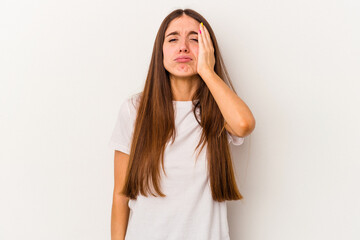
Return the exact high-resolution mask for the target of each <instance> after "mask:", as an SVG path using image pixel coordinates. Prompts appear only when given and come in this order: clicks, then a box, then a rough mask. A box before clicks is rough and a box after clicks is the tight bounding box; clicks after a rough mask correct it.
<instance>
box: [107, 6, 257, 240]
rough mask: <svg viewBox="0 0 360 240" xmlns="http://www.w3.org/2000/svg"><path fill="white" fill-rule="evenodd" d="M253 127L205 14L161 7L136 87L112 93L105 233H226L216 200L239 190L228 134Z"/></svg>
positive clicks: (222, 237) (186, 238) (215, 237)
mask: <svg viewBox="0 0 360 240" xmlns="http://www.w3.org/2000/svg"><path fill="white" fill-rule="evenodd" d="M225 80H227V82H225ZM229 86H230V87H231V88H230V87H229ZM254 127H255V119H254V117H253V115H252V113H251V111H250V109H249V108H248V107H247V105H246V104H245V103H244V102H243V101H242V100H241V99H240V98H239V97H238V96H237V94H236V93H235V91H234V89H233V86H232V84H231V81H230V80H229V77H228V76H227V72H226V70H225V67H224V65H223V61H222V58H221V55H220V51H219V48H218V45H217V41H216V38H215V35H214V33H213V31H212V29H211V27H210V25H209V23H208V22H207V21H206V20H205V18H203V17H202V16H201V15H200V14H199V13H197V12H195V11H193V10H191V9H185V10H182V9H178V10H175V11H173V12H171V13H170V14H169V15H168V16H167V17H166V18H165V19H164V20H163V22H162V24H161V26H160V29H159V31H158V33H157V36H156V40H155V44H154V49H153V54H152V58H151V63H150V67H149V71H148V75H147V79H146V82H145V87H144V90H143V91H142V92H140V93H138V94H134V95H132V96H131V97H129V98H127V99H126V100H125V101H124V102H123V103H122V105H121V108H120V111H119V115H118V119H117V122H116V126H115V128H114V132H113V135H112V137H111V140H110V143H109V144H110V146H111V147H112V148H113V149H115V160H114V161H115V162H114V168H115V172H114V175H115V184H114V195H113V206H112V217H111V236H112V240H115V239H124V238H125V239H126V240H135V239H136V240H140V239H141V240H143V239H147V240H155V239H164V240H165V239H171V240H192V239H197V240H202V239H203V240H226V239H230V238H229V231H228V222H227V212H226V200H239V199H242V198H243V197H242V195H241V194H240V192H239V191H238V189H237V185H236V181H235V177H234V172H233V167H232V162H231V161H232V160H231V155H230V151H229V143H230V142H232V143H233V144H234V145H240V144H242V143H243V141H244V137H245V136H247V135H249V134H250V133H251V132H252V131H253V129H254ZM224 130H225V131H224ZM200 145H201V148H199V147H200ZM196 151H197V153H196V154H194V153H195V152H196ZM130 210H131V215H130ZM125 235H126V236H125Z"/></svg>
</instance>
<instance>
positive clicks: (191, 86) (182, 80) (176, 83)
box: [170, 74, 201, 101]
mask: <svg viewBox="0 0 360 240" xmlns="http://www.w3.org/2000/svg"><path fill="white" fill-rule="evenodd" d="M200 81H201V78H200V77H199V75H197V74H196V75H193V76H189V77H176V76H173V75H171V76H170V84H171V91H172V95H173V100H175V101H190V100H192V97H193V96H194V94H195V92H196V90H197V88H198V86H199V83H200Z"/></svg>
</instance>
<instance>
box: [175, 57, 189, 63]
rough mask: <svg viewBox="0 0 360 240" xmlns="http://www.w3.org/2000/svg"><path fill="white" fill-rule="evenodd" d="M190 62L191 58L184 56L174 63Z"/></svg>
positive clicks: (176, 59)
mask: <svg viewBox="0 0 360 240" xmlns="http://www.w3.org/2000/svg"><path fill="white" fill-rule="evenodd" d="M191 60H192V59H191V57H186V56H180V57H177V58H175V61H177V62H188V61H191Z"/></svg>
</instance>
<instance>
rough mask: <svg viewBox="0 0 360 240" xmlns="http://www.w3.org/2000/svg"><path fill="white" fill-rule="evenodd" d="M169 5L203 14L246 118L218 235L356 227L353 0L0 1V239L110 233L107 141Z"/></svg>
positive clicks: (355, 233) (269, 238)
mask: <svg viewBox="0 0 360 240" xmlns="http://www.w3.org/2000/svg"><path fill="white" fill-rule="evenodd" d="M176 8H192V9H194V10H196V11H198V12H199V13H200V14H202V15H203V16H204V17H205V18H206V19H207V20H208V21H209V23H210V24H211V26H212V28H213V30H214V32H215V34H216V38H217V40H218V43H219V45H220V50H221V52H222V54H223V57H224V61H225V64H226V66H227V69H228V71H229V74H230V77H231V78H232V80H233V83H234V85H235V88H236V90H237V93H238V95H239V97H241V99H243V100H244V101H245V102H246V103H247V105H248V106H249V107H250V109H251V110H252V112H253V114H254V116H255V119H256V128H255V130H254V132H253V133H252V134H251V135H250V136H248V137H246V139H245V143H244V144H243V145H241V146H239V147H234V146H232V150H233V156H234V162H235V165H236V174H237V179H238V183H239V189H240V192H241V193H242V194H243V196H244V199H243V200H241V201H232V202H228V218H229V227H230V235H231V239H232V240H289V239H291V240H319V239H321V240H322V239H324V240H325V239H326V240H338V239H346V240H355V239H359V238H360V233H359V232H360V207H359V204H360V203H359V202H360V193H359V189H360V187H359V183H360V175H359V172H360V163H359V160H360V147H359V146H360V141H359V136H360V130H359V129H360V128H359V126H358V124H359V122H360V113H359V103H360V101H359V100H360V94H359V90H360V88H359V87H360V84H359V80H360V73H359V66H360V60H359V59H360V58H359V56H360V48H359V44H360V30H359V29H360V27H359V24H358V23H359V22H360V15H359V12H360V11H359V9H360V4H359V1H355V0H354V1H350V0H348V1H340V0H337V1H325V0H297V1H294V0H291V1H285V0H279V1H265V0H263V1H259V0H253V1H231V2H227V1H222V2H221V3H220V1H211V0H208V1H198V2H196V3H194V1H182V2H181V4H179V2H178V1H169V0H167V1H144V0H143V1H126V2H125V1H124V2H122V1H114V0H111V1H103V0H101V1H100V0H86V1H85V0H62V1H49V0H42V1H41V0H32V1H24V0H23V1H20V0H18V1H6V0H5V1H4V0H3V1H1V3H0V26H1V30H0V31H1V32H0V34H1V36H0V81H1V82H0V84H1V85H0V121H1V124H0V144H1V147H0V158H1V161H0V191H1V196H0V239H4V240H5V239H6V240H15V239H53V240H60V239H61V240H63V239H67V240H78V239H79V240H80V239H86V240H92V239H94V240H95V239H110V215H111V204H112V190H113V160H114V159H113V157H114V152H113V150H111V149H109V147H108V146H107V144H108V141H109V138H110V135H111V131H112V130H113V127H114V124H115V120H116V115H117V112H118V109H119V107H120V103H121V102H122V101H123V100H124V99H125V98H126V97H128V96H130V95H131V94H133V93H136V92H139V91H141V90H142V88H143V84H144V82H145V78H146V74H147V70H148V66H149V63H150V57H151V53H152V47H153V44H154V40H155V36H156V33H157V30H158V28H159V26H160V23H161V22H162V20H163V18H164V17H165V16H166V15H167V14H169V13H170V12H171V11H172V10H174V9H176Z"/></svg>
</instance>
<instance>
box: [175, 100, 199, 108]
mask: <svg viewBox="0 0 360 240" xmlns="http://www.w3.org/2000/svg"><path fill="white" fill-rule="evenodd" d="M197 101H198V99H196V100H195V103H196V102H197ZM172 102H173V104H174V105H175V106H176V107H177V108H187V107H192V105H193V101H192V100H189V101H175V100H172Z"/></svg>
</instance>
